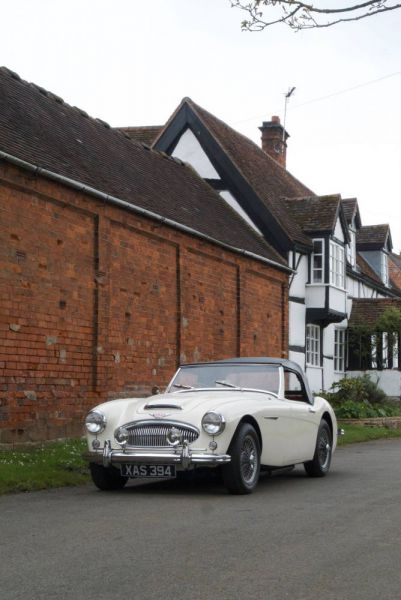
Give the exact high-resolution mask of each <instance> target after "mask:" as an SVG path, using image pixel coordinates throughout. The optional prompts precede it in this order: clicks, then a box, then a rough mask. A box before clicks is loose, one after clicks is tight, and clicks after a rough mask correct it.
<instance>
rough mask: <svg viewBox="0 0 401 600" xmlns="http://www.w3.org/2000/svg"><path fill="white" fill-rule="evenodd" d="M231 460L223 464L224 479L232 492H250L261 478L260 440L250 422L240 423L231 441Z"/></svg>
mask: <svg viewBox="0 0 401 600" xmlns="http://www.w3.org/2000/svg"><path fill="white" fill-rule="evenodd" d="M229 454H230V455H231V462H229V463H228V464H226V465H224V466H223V469H222V473H223V481H224V484H225V486H226V488H227V489H228V491H229V492H230V493H231V494H250V493H251V492H253V490H254V489H255V487H256V485H257V483H258V480H259V471H260V441H259V437H258V434H257V433H256V431H255V429H254V427H253V426H252V425H251V424H250V423H240V425H239V426H238V429H237V431H236V433H235V435H234V437H233V439H232V441H231V444H230V448H229Z"/></svg>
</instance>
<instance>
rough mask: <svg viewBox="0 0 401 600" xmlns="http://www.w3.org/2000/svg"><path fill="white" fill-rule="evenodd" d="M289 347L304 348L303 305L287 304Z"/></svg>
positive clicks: (304, 310) (296, 303)
mask: <svg viewBox="0 0 401 600" xmlns="http://www.w3.org/2000/svg"><path fill="white" fill-rule="evenodd" d="M288 312H289V314H288V318H289V345H290V346H302V347H304V346H305V313H306V308H305V304H300V303H299V302H291V301H290V304H289V311H288Z"/></svg>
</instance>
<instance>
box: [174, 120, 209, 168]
mask: <svg viewBox="0 0 401 600" xmlns="http://www.w3.org/2000/svg"><path fill="white" fill-rule="evenodd" d="M172 156H174V157H175V158H180V159H181V160H183V161H184V162H187V163H189V164H190V165H191V166H192V167H193V168H194V169H195V171H196V172H197V173H198V175H200V176H201V177H203V178H204V179H220V175H219V174H218V173H217V171H216V169H215V168H214V166H213V165H212V163H211V162H210V160H209V159H208V157H207V154H206V153H205V152H204V150H203V148H202V146H201V145H200V143H199V142H198V140H197V139H196V137H195V136H194V134H193V133H192V131H191V130H190V129H187V130H186V131H185V132H184V133H183V134H182V136H181V137H180V140H179V142H178V144H177V145H176V147H175V149H174V152H173V154H172Z"/></svg>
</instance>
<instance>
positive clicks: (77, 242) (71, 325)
mask: <svg viewBox="0 0 401 600" xmlns="http://www.w3.org/2000/svg"><path fill="white" fill-rule="evenodd" d="M287 288H288V276H287V275H286V273H284V272H282V271H280V270H278V269H275V268H274V267H270V266H269V265H266V264H263V263H262V262H260V261H258V260H253V259H251V258H247V257H242V256H241V255H238V254H236V253H234V252H230V251H228V250H224V249H222V248H221V247H219V246H217V245H214V244H212V243H208V242H205V241H202V240H201V239H198V238H196V237H191V236H190V235H187V234H184V233H181V232H179V231H177V230H175V229H172V228H170V227H167V226H164V225H161V224H160V223H156V222H154V221H151V220H148V219H145V218H143V217H139V216H136V215H135V214H132V213H129V212H125V211H124V210H122V209H119V208H116V207H114V206H111V205H109V204H104V203H103V202H101V201H99V200H96V199H94V198H92V197H90V196H86V195H85V194H83V193H79V192H75V191H73V190H71V189H69V188H66V187H63V186H61V185H59V184H57V183H53V182H50V181H48V180H45V179H43V178H38V177H36V176H35V175H30V174H28V173H26V172H24V171H20V170H19V169H17V168H15V167H13V166H10V165H6V164H1V165H0V332H1V333H0V443H11V442H14V441H36V440H43V439H53V438H56V437H65V436H69V435H75V434H79V433H81V431H82V419H83V417H84V415H85V413H86V411H87V410H88V409H89V408H90V407H91V406H93V405H95V404H97V403H99V402H101V401H104V400H106V399H109V398H113V397H116V396H119V395H126V396H129V395H135V396H137V395H142V394H143V395H148V394H149V393H150V389H151V387H152V386H153V385H155V384H158V385H160V386H163V385H165V384H166V383H167V382H168V380H169V379H170V377H171V375H172V374H173V372H174V370H175V369H176V367H177V365H178V364H179V362H184V361H198V360H208V359H214V358H226V357H230V356H238V355H243V356H255V355H256V356H257V355H272V356H286V355H287V329H288V313H287V306H288V302H287Z"/></svg>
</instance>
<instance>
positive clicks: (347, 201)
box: [342, 198, 362, 228]
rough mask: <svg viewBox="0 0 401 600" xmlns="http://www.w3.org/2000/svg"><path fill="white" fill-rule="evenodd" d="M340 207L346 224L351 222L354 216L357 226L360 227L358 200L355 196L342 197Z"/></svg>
mask: <svg viewBox="0 0 401 600" xmlns="http://www.w3.org/2000/svg"><path fill="white" fill-rule="evenodd" d="M342 207H343V211H344V215H345V218H346V220H347V223H348V225H350V224H351V222H352V219H353V218H354V217H355V220H356V226H357V228H359V227H361V226H362V223H361V217H360V215H359V208H358V200H357V199H356V198H344V199H343V200H342Z"/></svg>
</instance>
